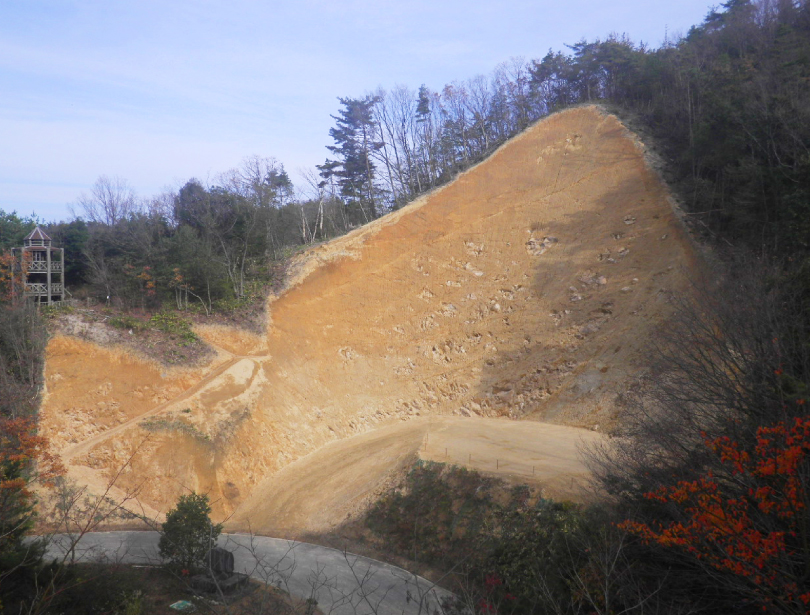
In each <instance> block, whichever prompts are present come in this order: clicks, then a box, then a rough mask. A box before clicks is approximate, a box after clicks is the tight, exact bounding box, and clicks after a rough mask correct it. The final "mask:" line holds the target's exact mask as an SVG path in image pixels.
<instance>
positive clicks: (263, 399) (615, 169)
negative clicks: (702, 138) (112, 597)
mask: <svg viewBox="0 0 810 615" xmlns="http://www.w3.org/2000/svg"><path fill="white" fill-rule="evenodd" d="M695 266H696V260H695V256H694V254H693V251H692V248H691V246H690V243H689V241H688V239H687V237H686V236H685V233H684V231H683V229H682V227H681V225H680V223H679V221H678V220H677V218H676V216H675V214H674V213H673V209H672V207H671V205H670V201H669V196H668V192H667V189H666V187H665V186H664V185H663V184H662V182H661V181H660V179H659V178H658V176H657V175H656V174H655V172H654V171H653V170H651V169H650V168H649V167H648V166H647V164H646V162H645V157H644V152H643V149H642V147H641V146H640V144H639V143H638V142H637V140H636V139H635V138H634V136H633V135H632V134H631V133H629V132H628V131H627V130H626V129H625V128H624V127H623V126H622V124H621V123H620V122H619V121H618V120H617V119H616V118H615V117H613V116H610V115H606V114H604V113H602V112H601V111H600V110H599V109H597V108H596V107H581V108H576V109H572V110H569V111H565V112H562V113H558V114H555V115H553V116H551V117H549V118H547V119H545V120H543V121H542V122H540V123H538V124H537V125H535V126H533V127H531V128H530V129H528V130H527V131H526V132H524V133H523V134H522V135H520V136H519V137H516V138H515V139H513V140H512V141H510V142H509V143H507V144H506V145H504V146H503V147H501V148H500V149H499V150H498V151H497V152H496V153H495V154H493V155H492V156H491V157H490V158H489V159H487V160H486V161H484V162H482V163H481V164H479V165H477V166H476V167H474V168H473V169H471V170H470V171H468V172H467V173H465V174H463V175H462V176H460V177H459V178H458V179H457V180H455V181H454V182H453V183H451V184H449V185H448V186H446V187H444V188H442V189H440V190H437V191H435V192H434V193H432V194H430V195H428V196H426V197H424V198H422V199H420V200H419V201H417V202H415V203H413V204H411V205H409V206H407V207H405V208H403V209H402V210H399V211H397V212H395V213H393V214H390V215H388V216H385V217H383V218H381V219H379V220H377V221H375V222H373V223H371V224H369V225H367V226H365V227H363V228H361V229H358V230H357V231H355V232H353V233H351V234H349V235H347V236H345V237H342V238H340V239H338V240H335V241H332V242H330V243H328V244H324V245H322V246H319V247H317V248H314V249H312V250H310V251H308V252H307V253H306V254H305V255H304V256H303V257H301V258H300V259H299V261H298V262H296V263H295V264H294V266H293V274H292V278H291V280H290V284H289V286H288V288H287V290H286V291H285V292H283V293H281V294H280V296H278V297H275V298H273V299H272V300H271V302H270V304H269V306H268V314H269V322H268V327H267V330H268V333H267V336H266V339H265V340H261V339H256V338H254V337H245V336H242V337H240V335H239V334H237V333H235V332H234V333H228V331H227V330H225V329H223V328H207V329H206V330H201V331H200V334H201V335H202V336H204V337H206V338H207V339H208V340H209V341H210V342H211V343H212V344H214V345H215V347H217V348H218V349H219V354H218V356H217V358H216V359H215V360H214V362H213V363H212V364H211V365H210V366H209V367H208V368H207V369H205V370H197V372H179V371H178V372H175V371H168V372H167V371H161V370H160V369H158V368H154V367H152V366H151V365H149V364H148V363H145V362H143V361H139V360H138V359H136V358H133V357H119V358H118V359H116V358H115V357H117V356H118V355H116V352H118V351H116V350H107V349H102V348H99V347H95V346H93V345H91V344H87V343H81V342H78V341H76V340H71V339H66V338H57V339H55V340H53V341H52V342H51V344H50V345H49V348H48V356H47V363H46V380H47V394H46V397H45V400H44V402H43V407H42V424H43V428H44V431H45V433H46V435H50V436H51V437H52V438H53V439H54V441H55V442H57V443H58V444H60V445H62V446H63V447H64V448H63V454H64V455H65V457H66V458H67V459H68V461H69V463H70V464H72V467H73V468H74V469H73V471H75V472H78V473H80V475H81V477H82V480H84V481H89V482H91V484H93V485H96V486H98V485H101V484H102V483H103V480H104V478H105V477H109V476H110V475H111V473H112V472H113V471H114V470H115V469H116V468H117V467H120V466H121V465H122V464H123V463H124V462H125V461H126V460H127V459H129V458H130V457H131V456H133V455H134V456H133V457H132V463H131V466H130V467H129V468H127V471H126V472H125V473H124V474H123V475H122V476H121V477H120V478H119V486H120V487H122V488H129V487H133V486H135V485H138V484H141V483H143V484H142V486H141V487H142V490H141V499H142V500H143V501H144V502H145V503H146V504H148V505H149V506H151V507H153V508H154V509H156V510H166V509H167V508H168V507H169V506H171V505H172V504H173V502H174V501H175V500H176V497H177V495H178V494H179V493H182V492H183V490H184V489H186V488H193V489H196V490H198V491H208V492H210V493H211V494H212V499H213V500H216V511H217V512H218V514H221V515H225V514H229V513H232V512H234V511H236V513H237V514H236V516H235V519H237V520H239V522H240V523H243V522H246V520H248V519H247V515H246V513H247V512H249V511H251V510H253V511H257V512H256V513H255V515H254V516H255V517H256V518H257V520H258V518H260V517H261V518H262V519H263V521H261V523H258V521H257V523H252V528H253V529H254V530H256V529H259V530H261V529H262V527H267V528H273V527H276V526H275V525H274V522H273V520H272V519H269V518H268V517H267V515H264V513H261V512H260V511H261V510H262V509H263V505H262V503H261V502H262V499H264V498H269V497H270V496H271V495H272V494H278V493H281V491H283V490H284V489H283V488H282V487H280V486H279V485H280V484H279V483H278V482H276V483H273V481H278V480H283V476H284V474H283V473H282V474H279V472H287V473H290V475H291V476H292V475H293V474H294V473H295V472H296V467H298V466H296V467H293V466H290V464H291V463H293V462H295V461H296V460H298V459H302V458H304V457H305V456H307V455H312V454H314V455H312V457H311V459H310V460H309V461H306V462H305V463H310V464H315V465H310V466H306V465H304V466H302V467H308V469H307V470H306V471H304V470H301V471H300V472H301V473H300V474H299V475H298V476H299V477H300V478H302V480H293V479H290V480H289V481H287V482H283V483H281V484H282V485H284V484H286V489H287V490H288V494H293V495H290V496H289V497H291V498H292V499H293V500H295V506H298V509H296V510H299V511H300V513H299V514H300V515H303V516H304V517H306V515H307V514H309V513H306V511H307V510H315V509H316V508H317V507H316V506H315V502H316V501H318V502H321V504H319V506H321V507H322V506H323V505H324V503H327V502H328V501H327V500H323V497H322V496H323V494H317V498H320V499H319V500H312V501H309V500H308V499H307V498H308V497H309V496H308V495H307V493H311V492H312V491H313V490H314V491H317V490H318V485H316V484H312V481H311V480H303V479H306V477H307V476H310V475H313V476H318V475H319V473H320V475H323V476H324V481H327V482H326V484H324V485H323V486H322V488H323V489H324V490H328V491H325V492H327V493H331V492H332V491H333V490H334V491H335V493H334V494H332V496H331V497H332V498H333V500H334V501H335V502H344V503H343V504H340V505H336V506H335V507H334V515H332V517H330V516H329V515H326V516H324V514H323V511H322V510H320V511H319V513H318V515H319V516H318V515H316V516H317V517H318V518H317V520H313V523H315V524H316V525H318V528H319V529H320V528H321V527H322V526H323V525H324V524H326V525H328V524H329V523H335V522H338V521H341V520H342V517H340V515H341V514H345V510H346V509H347V507H349V508H350V505H349V503H348V502H349V500H352V501H360V500H361V499H362V497H363V494H368V493H370V492H373V490H374V489H375V488H376V487H377V486H378V485H379V484H381V482H382V481H384V479H385V475H386V473H387V472H390V471H394V470H395V469H396V468H397V467H398V466H399V464H401V463H402V460H403V459H404V458H405V457H407V456H409V455H412V454H414V453H415V452H416V451H417V450H418V449H419V448H420V443H422V442H423V440H422V438H423V436H424V428H423V426H424V423H425V421H424V417H439V416H441V417H451V416H452V417H456V418H455V419H453V421H455V422H453V421H449V420H448V421H447V422H446V425H447V426H448V427H447V429H446V430H445V432H444V433H445V435H444V436H443V437H444V438H445V439H446V441H447V442H448V443H449V442H450V441H451V440H452V439H453V437H454V436H453V434H454V433H456V432H457V433H458V434H459V435H458V436H457V440H458V441H457V442H456V443H455V444H453V446H456V447H457V448H458V450H459V451H462V452H461V453H459V454H458V455H456V457H457V458H453V459H452V460H455V461H457V462H463V463H468V462H469V463H471V464H472V465H475V464H474V463H473V461H472V460H473V459H474V458H481V459H483V458H484V457H487V458H489V459H490V460H491V458H497V457H498V456H499V455H500V454H501V453H500V452H498V446H499V445H498V444H497V443H495V444H493V443H492V442H488V443H487V442H484V441H483V440H482V438H485V437H489V436H490V435H492V434H494V433H495V432H496V431H497V430H499V429H501V428H500V427H497V428H494V427H492V426H491V423H489V422H487V421H480V420H476V419H475V417H508V418H503V419H501V420H502V421H508V419H520V420H524V421H544V422H552V423H557V424H562V425H566V426H571V427H584V428H588V429H595V428H597V427H598V428H599V429H600V430H601V431H604V430H605V429H607V428H609V427H610V426H611V425H612V424H613V423H614V422H615V421H616V420H617V411H618V407H617V401H616V398H617V395H619V394H620V393H621V392H622V391H623V390H625V388H626V387H627V386H628V385H629V384H630V382H631V381H632V380H633V379H634V377H635V376H636V375H637V374H638V373H639V372H640V371H641V370H643V368H644V367H645V363H646V362H645V356H644V354H643V352H644V346H645V343H646V342H647V341H648V340H649V339H650V337H651V336H652V335H654V332H655V330H656V329H657V328H658V327H660V326H662V325H663V324H664V323H665V322H666V320H667V317H668V315H669V313H670V311H671V307H670V305H669V299H670V297H671V296H672V295H673V294H678V293H681V292H684V290H685V289H686V288H687V276H688V275H689V274H688V272H689V271H690V270H693V269H694V267H695ZM105 353H107V354H106V355H105ZM105 356H109V359H108V360H105V359H104V358H103V357H105ZM87 357H95V359H94V360H96V361H97V363H98V365H97V366H96V367H93V366H95V365H96V363H92V364H90V363H88V362H87ZM99 357H101V358H100V359H99ZM91 365H92V366H91ZM418 417H421V418H418ZM467 417H469V418H467ZM415 419H418V420H415ZM464 420H467V421H468V422H467V423H462V421H464ZM456 424H457V425H463V426H464V427H463V428H462V427H459V428H458V429H455V431H454V428H451V426H452V425H456ZM506 424H508V425H511V424H512V423H506ZM383 427H385V428H386V429H388V430H390V431H388V432H385V431H381V432H379V433H377V434H375V433H374V432H373V430H377V429H380V428H383ZM544 428H545V429H546V430H547V433H548V434H552V431H551V430H552V426H545V427H544V426H543V425H542V424H532V426H531V427H529V426H527V428H526V433H533V432H531V431H529V430H536V431H537V433H538V434H539V433H540V432H542V430H543V429H544ZM504 429H506V428H505V427H504ZM510 429H511V428H510ZM555 429H558V428H555ZM498 433H500V432H498ZM504 433H506V432H505V431H504ZM357 434H366V435H365V436H363V438H365V440H363V438H361V439H360V440H358V442H360V443H361V446H360V447H359V448H357V447H354V445H353V444H351V443H350V442H349V441H346V443H344V445H338V444H334V442H335V441H338V440H343V439H345V438H348V437H350V436H354V435H357ZM386 434H393V435H389V436H386ZM553 434H554V435H553V437H545V436H542V437H541V436H540V435H538V437H536V438H525V440H526V441H527V442H526V447H527V448H526V451H525V452H520V453H516V452H514V451H516V450H521V451H522V450H523V448H522V447H523V444H520V445H518V446H512V445H511V440H510V437H509V436H504V437H503V438H501V442H502V448H503V450H504V451H507V450H510V449H511V450H512V452H511V453H508V454H509V455H512V456H513V457H514V456H516V455H517V456H523V457H525V459H526V460H527V462H526V467H529V466H531V465H532V463H531V461H528V460H529V459H534V458H536V459H545V460H546V461H544V463H545V466H544V468H545V470H544V471H543V472H542V473H541V474H542V477H538V478H537V480H541V481H549V484H550V485H551V484H552V483H553V484H556V485H557V486H558V487H560V488H562V487H561V486H562V485H564V484H565V482H566V480H567V477H569V476H570V475H576V474H580V473H581V471H582V467H581V465H579V462H578V461H577V460H576V454H575V452H574V449H573V447H571V446H570V443H571V442H574V441H576V440H578V439H579V437H580V436H581V435H582V434H587V435H588V437H591V438H593V437H594V435H593V434H592V432H586V431H585V430H584V429H580V430H573V429H571V430H568V431H565V430H563V431H556V432H553ZM147 436H148V439H147V440H146V441H144V438H145V437H147ZM555 438H556V440H557V441H558V442H559V443H560V444H559V445H557V446H555V444H554V442H555ZM364 441H365V443H366V445H365V446H366V448H363V445H362V442H364ZM386 441H389V442H390V444H384V443H385V442H386ZM330 443H333V444H331V447H334V454H332V455H331V456H330V450H332V448H324V447H325V446H326V445H327V444H330ZM387 447H394V448H390V449H389V448H387ZM447 447H448V449H449V448H451V446H450V445H449V444H448V445H447ZM363 450H366V451H367V454H368V457H369V459H370V458H372V457H374V455H378V456H377V457H376V458H377V459H380V462H379V463H377V464H372V465H373V466H374V472H373V473H372V474H373V476H371V475H369V476H368V480H366V479H365V477H366V474H363V473H366V472H368V471H369V468H370V466H369V464H368V463H360V464H353V463H352V462H351V458H353V457H358V456H359V457H362V456H363ZM429 450H430V449H429ZM478 453H480V454H478ZM428 454H429V455H430V453H429V451H428ZM503 454H504V457H506V455H507V453H506V452H504V453H503ZM448 456H450V453H449V450H448ZM465 456H467V460H466V461H465V459H464V457H465ZM313 460H314V461H313ZM513 461H515V459H513ZM302 463H304V462H302ZM482 463H483V462H482ZM288 466H290V468H289V469H285V468H287V467H288ZM316 466H317V468H316ZM489 466H491V463H489ZM363 468H365V469H363ZM484 469H486V468H484ZM490 469H491V468H490ZM496 471H503V470H502V469H501V468H500V467H498V468H496ZM512 471H514V468H513V469H512V470H509V469H508V468H507V470H506V472H512ZM360 474H362V476H361V475H360ZM523 474H525V472H524V473H523ZM274 476H275V478H274ZM143 477H148V480H147V481H145V482H144V481H143ZM375 477H376V478H375ZM263 481H264V483H263V486H262V489H261V490H260V491H258V492H255V489H256V487H257V485H259V484H260V483H262V482H263ZM555 481H556V482H555ZM273 484H275V486H272V485H273ZM340 485H346V486H347V487H346V493H345V494H341V493H339V490H340V489H341V487H340ZM251 494H253V495H251ZM295 494H297V495H295ZM341 498H343V499H341ZM344 500H345V501H344ZM243 503H245V504H246V506H245V507H244V508H241V509H240V506H241V505H242V504H243ZM344 504H345V506H344ZM292 505H293V504H292V503H291V504H290V506H292ZM313 519H314V517H313ZM316 521H317V523H316ZM296 523H298V521H296ZM307 523H308V521H307V520H306V519H305V520H304V522H303V523H298V525H297V526H296V527H301V526H306V524H307ZM281 525H283V524H281ZM292 525H295V524H292ZM292 525H290V524H287V526H286V527H292Z"/></svg>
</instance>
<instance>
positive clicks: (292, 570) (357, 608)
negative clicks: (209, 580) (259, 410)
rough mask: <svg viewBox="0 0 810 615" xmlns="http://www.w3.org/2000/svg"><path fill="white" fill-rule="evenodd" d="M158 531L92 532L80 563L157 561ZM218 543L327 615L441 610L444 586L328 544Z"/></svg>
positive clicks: (80, 548) (245, 538) (257, 574)
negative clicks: (327, 545)
mask: <svg viewBox="0 0 810 615" xmlns="http://www.w3.org/2000/svg"><path fill="white" fill-rule="evenodd" d="M159 536H160V535H159V534H158V532H92V533H89V534H85V535H84V536H83V537H82V538H81V540H80V541H79V542H78V544H77V546H76V549H75V557H76V559H77V561H109V562H120V563H125V564H140V565H156V564H158V563H159V562H160V561H161V560H160V557H159V556H158V540H159ZM70 542H71V541H70V540H69V538H68V537H67V536H64V535H57V536H55V537H54V539H53V540H51V541H50V543H49V546H48V550H47V552H46V558H52V559H59V560H61V559H63V558H64V557H65V553H66V547H67V545H70ZM219 546H221V547H223V548H225V549H227V550H229V551H231V552H233V554H234V569H235V571H236V572H242V573H245V574H249V575H250V576H251V577H252V578H254V579H256V580H258V581H261V582H263V583H269V584H271V585H275V586H278V587H280V588H281V589H284V590H286V591H288V592H289V593H290V595H292V596H295V597H297V598H301V599H307V598H310V597H314V598H315V599H316V600H317V601H318V607H319V608H320V609H321V611H323V613H325V614H327V615H371V614H375V615H419V614H423V613H424V614H428V613H433V612H435V611H436V610H437V609H439V601H440V600H441V598H442V597H445V596H449V595H450V593H449V592H447V591H446V590H444V589H442V588H440V587H437V586H436V585H434V584H432V583H431V582H430V581H427V580H426V579H423V578H421V577H418V576H416V575H414V574H411V573H409V572H408V571H406V570H403V569H402V568H397V567H396V566H391V565H389V564H385V563H383V562H378V561H376V560H372V559H369V558H367V557H361V556H359V555H353V554H351V553H346V552H343V551H338V550H336V549H330V548H328V547H321V546H318V545H312V544H308V543H303V542H293V541H289V540H282V539H278V538H268V537H266V536H250V535H246V534H224V535H222V536H220V539H219Z"/></svg>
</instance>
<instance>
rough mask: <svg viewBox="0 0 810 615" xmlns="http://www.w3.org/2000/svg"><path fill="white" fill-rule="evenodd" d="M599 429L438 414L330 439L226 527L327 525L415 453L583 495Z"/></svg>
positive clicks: (289, 529) (277, 529)
mask: <svg viewBox="0 0 810 615" xmlns="http://www.w3.org/2000/svg"><path fill="white" fill-rule="evenodd" d="M601 441H602V436H601V435H600V434H598V433H595V432H592V431H588V430H585V429H577V428H574V427H565V426H562V425H551V424H548V423H535V422H517V421H507V420H503V419H484V418H474V417H436V418H425V419H412V420H410V421H408V422H405V423H402V424H399V425H392V426H390V427H384V428H381V429H376V430H374V431H371V432H366V433H362V434H359V435H357V436H354V437H351V438H346V439H344V440H338V441H336V442H332V443H330V444H328V445H326V446H324V447H323V448H321V449H319V450H318V451H316V452H315V453H312V454H311V455H307V456H306V457H304V458H302V459H299V460H298V461H296V462H294V463H291V464H290V465H288V466H286V467H285V468H284V469H283V470H281V471H280V472H279V473H277V474H275V475H273V476H271V477H269V478H268V479H266V480H265V481H263V482H262V483H260V484H259V485H257V487H256V488H255V489H254V491H253V492H252V493H251V495H250V497H249V498H248V499H247V500H246V501H245V502H244V503H243V504H242V505H241V506H240V507H239V508H238V509H237V510H236V513H235V514H234V516H233V518H231V519H230V520H229V521H228V522H227V524H226V527H227V528H228V529H231V530H239V531H253V532H259V533H262V534H272V535H276V536H288V537H294V536H298V535H300V534H301V533H303V532H306V531H327V530H329V529H330V528H332V527H334V526H335V525H336V524H338V523H340V522H341V521H343V520H345V519H346V517H348V516H350V515H352V514H353V513H355V512H357V510H358V509H362V508H363V506H364V504H366V503H368V502H370V501H371V500H372V499H373V497H374V496H375V495H377V494H379V492H381V491H382V490H383V489H384V488H385V487H386V486H387V481H388V479H389V477H391V476H394V475H396V474H397V472H398V470H401V469H403V468H404V467H406V466H407V465H408V464H409V463H410V462H412V461H413V460H414V459H415V458H416V457H417V455H418V456H419V457H421V458H423V459H430V460H435V461H442V462H447V463H452V464H456V465H463V466H468V467H471V468H473V469H476V470H479V471H481V472H485V473H490V474H496V475H498V476H500V477H503V478H509V477H510V476H512V477H515V478H517V479H519V480H520V481H521V482H528V483H531V484H534V485H536V486H539V487H540V488H542V489H543V490H544V495H547V496H554V497H558V498H575V499H582V498H583V497H585V495H586V494H585V489H586V485H585V483H586V479H587V469H586V467H585V465H584V463H583V460H582V458H581V455H580V451H579V446H580V445H583V444H584V445H585V446H588V445H593V444H596V443H598V442H601Z"/></svg>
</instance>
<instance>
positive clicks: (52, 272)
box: [11, 227, 65, 304]
mask: <svg viewBox="0 0 810 615" xmlns="http://www.w3.org/2000/svg"><path fill="white" fill-rule="evenodd" d="M11 253H12V255H13V256H14V263H15V267H14V268H15V276H19V278H18V279H19V285H17V284H12V287H16V288H19V289H21V290H22V293H23V295H24V296H25V297H32V298H33V299H34V301H36V302H38V303H48V304H51V303H55V302H58V301H62V297H63V296H64V293H65V277H64V271H65V251H64V249H62V248H53V247H51V238H50V237H48V235H46V234H45V232H44V231H43V230H42V229H41V228H39V227H36V228H35V229H34V230H33V231H31V232H30V233H29V234H28V236H27V237H26V238H25V239H24V240H23V247H22V248H12V249H11Z"/></svg>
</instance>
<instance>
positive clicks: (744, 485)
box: [620, 400, 810, 612]
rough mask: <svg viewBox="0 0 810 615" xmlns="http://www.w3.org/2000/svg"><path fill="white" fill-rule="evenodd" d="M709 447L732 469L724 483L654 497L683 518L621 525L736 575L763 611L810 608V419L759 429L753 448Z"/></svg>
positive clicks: (664, 490) (712, 442) (705, 480)
mask: <svg viewBox="0 0 810 615" xmlns="http://www.w3.org/2000/svg"><path fill="white" fill-rule="evenodd" d="M801 401H802V402H803V401H804V400H801ZM799 405H803V403H802V404H799ZM704 442H705V444H706V446H707V447H708V448H709V449H711V451H712V452H713V453H715V455H717V457H718V458H719V461H720V462H721V467H722V468H723V469H724V470H727V472H724V473H723V477H722V479H721V478H718V477H716V476H714V475H713V474H712V473H711V472H706V474H705V475H703V476H701V477H700V478H698V479H697V480H693V481H679V482H678V483H677V484H676V485H674V486H663V487H660V488H658V489H656V490H655V491H652V492H650V493H647V494H645V497H646V498H647V499H649V500H652V501H657V502H661V503H664V504H671V505H674V507H675V509H676V510H677V511H678V517H679V518H680V520H677V521H672V522H670V523H668V524H647V523H640V522H637V521H632V520H627V521H625V522H623V523H622V524H621V525H620V527H622V528H623V529H624V530H626V531H628V532H630V533H632V534H635V535H636V536H639V537H640V538H641V539H642V540H644V541H645V542H646V543H648V544H650V543H655V544H658V545H661V546H664V547H674V548H678V549H681V550H682V551H683V552H685V553H688V554H689V555H691V556H693V557H694V558H696V559H697V560H699V561H700V562H701V564H702V565H705V566H708V567H710V568H711V569H713V570H716V571H722V572H724V573H728V574H730V575H731V576H732V577H733V578H736V579H737V580H738V581H741V582H742V584H743V585H744V586H745V588H746V590H747V591H746V594H747V595H749V596H750V597H751V598H752V599H753V600H755V601H756V602H757V603H758V604H760V605H761V606H762V607H763V609H764V610H770V609H771V607H773V608H775V609H776V610H779V611H785V610H787V611H799V612H801V611H805V610H807V609H808V607H810V587H808V581H809V579H808V578H806V576H807V575H806V573H805V569H806V565H808V564H809V563H810V560H809V559H808V555H810V554H809V553H808V551H807V540H808V504H809V503H810V502H808V492H807V480H808V478H810V477H809V476H808V467H807V461H808V453H809V452H810V416H804V417H798V418H796V419H794V420H793V422H792V423H787V424H786V423H785V422H779V423H776V424H775V425H771V426H762V427H759V428H758V430H757V433H756V440H755V443H754V444H753V445H752V446H750V447H749V449H750V450H745V448H744V447H743V446H741V444H740V443H739V442H735V441H734V440H732V439H731V438H729V437H727V436H724V437H719V438H713V439H712V438H708V437H706V436H705V434H704Z"/></svg>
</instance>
